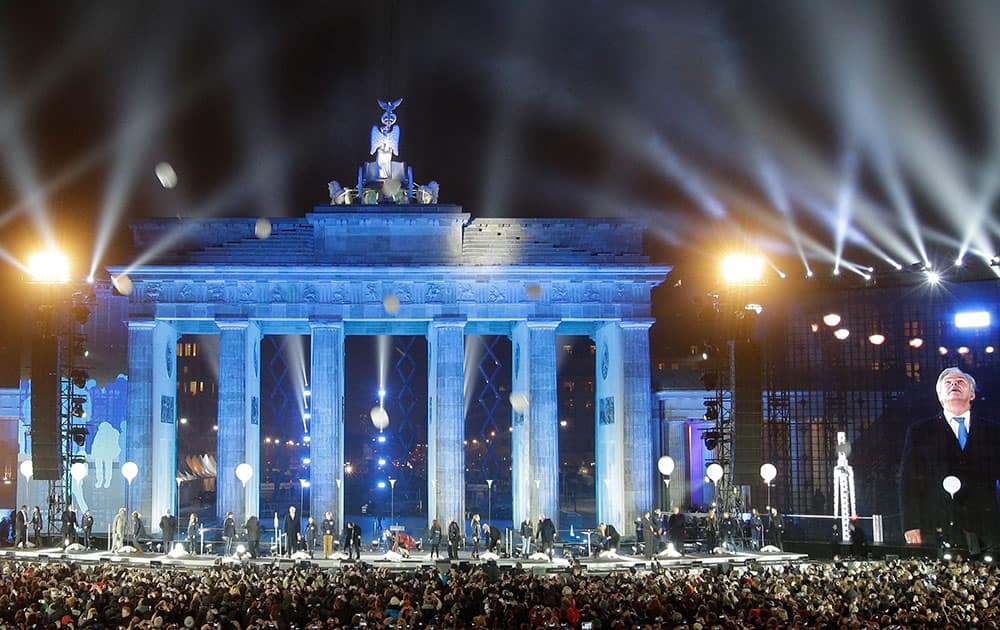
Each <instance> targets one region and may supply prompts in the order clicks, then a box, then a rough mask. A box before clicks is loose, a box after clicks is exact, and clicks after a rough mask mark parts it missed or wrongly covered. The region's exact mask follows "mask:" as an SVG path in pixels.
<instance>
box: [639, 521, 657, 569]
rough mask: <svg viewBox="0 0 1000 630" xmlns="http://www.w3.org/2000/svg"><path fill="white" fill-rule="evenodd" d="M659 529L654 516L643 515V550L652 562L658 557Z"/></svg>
mask: <svg viewBox="0 0 1000 630" xmlns="http://www.w3.org/2000/svg"><path fill="white" fill-rule="evenodd" d="M659 529H660V528H659V527H658V525H657V523H656V521H655V520H654V519H653V515H652V514H650V513H649V512H646V513H644V514H643V515H642V546H643V547H642V548H643V555H644V557H645V558H646V559H647V560H652V559H653V556H655V555H656V533H657V532H658V531H659Z"/></svg>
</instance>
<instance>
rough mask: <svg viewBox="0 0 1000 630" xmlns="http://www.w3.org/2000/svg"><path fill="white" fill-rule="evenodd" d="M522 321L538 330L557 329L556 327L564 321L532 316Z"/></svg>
mask: <svg viewBox="0 0 1000 630" xmlns="http://www.w3.org/2000/svg"><path fill="white" fill-rule="evenodd" d="M520 323H523V324H524V325H525V326H527V327H528V328H534V329H536V330H545V329H553V330H555V329H556V328H558V327H559V324H561V323H562V320H561V319H554V318H547V317H537V318H535V317H532V318H529V319H526V320H524V321H523V322H520Z"/></svg>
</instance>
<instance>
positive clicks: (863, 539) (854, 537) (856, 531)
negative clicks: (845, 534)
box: [848, 520, 868, 560]
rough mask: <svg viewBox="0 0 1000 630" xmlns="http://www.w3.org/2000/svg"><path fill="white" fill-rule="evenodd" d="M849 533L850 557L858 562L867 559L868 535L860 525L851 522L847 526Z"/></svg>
mask: <svg viewBox="0 0 1000 630" xmlns="http://www.w3.org/2000/svg"><path fill="white" fill-rule="evenodd" d="M848 527H849V528H850V531H851V556H852V557H853V558H857V559H858V560H867V559H868V534H866V533H865V530H864V529H863V528H862V527H861V525H860V524H859V523H857V522H855V521H853V520H852V521H851V522H850V525H848Z"/></svg>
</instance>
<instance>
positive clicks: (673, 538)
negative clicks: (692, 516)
mask: <svg viewBox="0 0 1000 630" xmlns="http://www.w3.org/2000/svg"><path fill="white" fill-rule="evenodd" d="M686 525H687V523H686V521H685V519H684V514H682V513H681V509H680V508H679V507H676V506H675V507H674V509H673V511H671V513H670V516H669V517H668V518H667V535H668V536H669V538H670V544H671V545H673V546H674V551H676V552H677V553H679V554H681V555H684V539H685V531H684V529H685V527H686Z"/></svg>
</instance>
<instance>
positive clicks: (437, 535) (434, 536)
mask: <svg viewBox="0 0 1000 630" xmlns="http://www.w3.org/2000/svg"><path fill="white" fill-rule="evenodd" d="M435 555H436V556H437V558H438V560H440V559H441V523H439V522H438V520H437V519H434V522H432V523H431V559H432V560H433V559H434V556H435Z"/></svg>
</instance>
